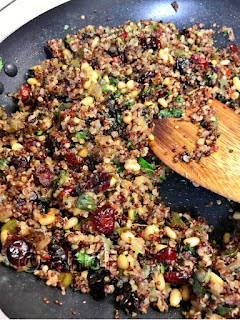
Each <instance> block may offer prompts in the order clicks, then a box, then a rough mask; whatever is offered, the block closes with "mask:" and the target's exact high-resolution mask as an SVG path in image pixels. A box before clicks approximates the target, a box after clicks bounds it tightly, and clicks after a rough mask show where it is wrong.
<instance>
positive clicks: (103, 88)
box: [102, 84, 112, 92]
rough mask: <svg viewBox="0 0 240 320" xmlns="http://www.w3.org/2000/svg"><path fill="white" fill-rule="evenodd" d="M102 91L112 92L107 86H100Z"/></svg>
mask: <svg viewBox="0 0 240 320" xmlns="http://www.w3.org/2000/svg"><path fill="white" fill-rule="evenodd" d="M102 90H103V91H104V92H109V91H112V90H111V88H109V86H108V85H107V84H104V85H102Z"/></svg>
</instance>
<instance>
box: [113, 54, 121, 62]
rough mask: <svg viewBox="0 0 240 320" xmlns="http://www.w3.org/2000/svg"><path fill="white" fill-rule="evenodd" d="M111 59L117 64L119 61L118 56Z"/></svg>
mask: <svg viewBox="0 0 240 320" xmlns="http://www.w3.org/2000/svg"><path fill="white" fill-rule="evenodd" d="M112 59H113V62H117V63H119V62H120V61H121V59H120V57H118V56H115V57H113V58H112Z"/></svg>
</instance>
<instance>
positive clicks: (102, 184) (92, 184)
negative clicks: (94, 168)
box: [86, 171, 111, 193]
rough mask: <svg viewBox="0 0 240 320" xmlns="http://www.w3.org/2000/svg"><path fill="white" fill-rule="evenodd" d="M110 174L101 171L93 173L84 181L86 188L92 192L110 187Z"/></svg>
mask: <svg viewBox="0 0 240 320" xmlns="http://www.w3.org/2000/svg"><path fill="white" fill-rule="evenodd" d="M110 181H111V176H110V174H109V173H107V172H105V171H103V172H100V173H97V174H94V175H93V176H92V177H91V178H90V179H89V180H88V181H87V183H86V190H88V191H92V192H96V193H99V192H104V191H106V190H107V189H108V188H109V187H110Z"/></svg>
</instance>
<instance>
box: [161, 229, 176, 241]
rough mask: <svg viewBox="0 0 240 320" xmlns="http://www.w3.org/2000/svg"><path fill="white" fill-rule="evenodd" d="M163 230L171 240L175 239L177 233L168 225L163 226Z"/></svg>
mask: <svg viewBox="0 0 240 320" xmlns="http://www.w3.org/2000/svg"><path fill="white" fill-rule="evenodd" d="M164 231H165V232H166V234H167V236H168V237H169V238H170V239H172V240H176V239H177V234H176V232H175V231H174V230H172V229H171V228H170V227H168V226H166V227H165V228H164Z"/></svg>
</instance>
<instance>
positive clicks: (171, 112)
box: [158, 108, 183, 118]
mask: <svg viewBox="0 0 240 320" xmlns="http://www.w3.org/2000/svg"><path fill="white" fill-rule="evenodd" d="M182 114H183V111H182V110H180V109H177V108H172V109H163V110H161V111H160V112H159V114H158V115H159V117H162V118H181V116H182Z"/></svg>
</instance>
